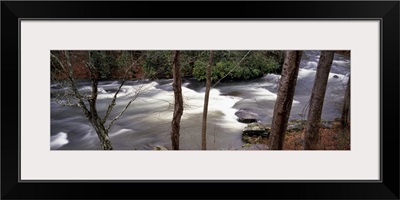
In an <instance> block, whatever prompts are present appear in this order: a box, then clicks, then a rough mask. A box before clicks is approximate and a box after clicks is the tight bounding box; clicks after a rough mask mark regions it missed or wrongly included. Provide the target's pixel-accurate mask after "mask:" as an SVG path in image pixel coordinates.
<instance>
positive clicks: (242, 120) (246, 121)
mask: <svg viewBox="0 0 400 200" xmlns="http://www.w3.org/2000/svg"><path fill="white" fill-rule="evenodd" d="M257 121H258V120H257V119H254V118H238V122H241V123H245V124H249V123H253V122H257Z"/></svg>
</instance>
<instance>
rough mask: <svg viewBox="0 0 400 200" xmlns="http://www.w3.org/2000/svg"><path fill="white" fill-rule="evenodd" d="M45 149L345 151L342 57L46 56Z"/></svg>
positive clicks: (327, 53) (252, 53) (346, 91)
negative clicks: (47, 108) (47, 143)
mask: <svg viewBox="0 0 400 200" xmlns="http://www.w3.org/2000/svg"><path fill="white" fill-rule="evenodd" d="M50 73H51V74H50V77H51V80H50V91H51V95H50V98H51V135H50V149H51V150H350V51H346V50H343V51H337V50H335V51H332V50H324V51H311V50H307V51H282V50H279V51H272V50H265V51H264V50H146V51H144V50H140V51H139V50H137V51H136V50H108V51H104V50H102V51H100V50H99V51H95V50H91V51H83V50H76V51H70V50H69V51H67V50H52V51H51V52H50Z"/></svg>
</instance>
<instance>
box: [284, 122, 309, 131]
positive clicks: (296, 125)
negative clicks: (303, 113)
mask: <svg viewBox="0 0 400 200" xmlns="http://www.w3.org/2000/svg"><path fill="white" fill-rule="evenodd" d="M305 124H306V121H305V120H292V121H289V123H288V126H287V128H286V131H287V132H298V131H302V130H303V129H304V126H305Z"/></svg>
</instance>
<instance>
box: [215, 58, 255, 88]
mask: <svg viewBox="0 0 400 200" xmlns="http://www.w3.org/2000/svg"><path fill="white" fill-rule="evenodd" d="M250 52H251V50H250V51H248V52H247V53H246V55H244V56H243V58H242V59H241V60H240V61H239V62H238V63H237V64H236V65H235V66H234V67H233V68H232V69H231V70H230V71H229V72H228V73H227V74H225V76H224V77H222V78H220V79H219V80H218V81H217V82H216V83H215V84H214V85H213V86H212V87H215V86H216V85H217V84H218V83H219V82H221V81H222V80H223V79H224V78H226V77H227V76H228V75H229V74H230V73H232V72H233V70H235V69H236V67H238V66H239V65H240V63H242V61H243V60H244V59H245V58H246V57H247V55H249V53H250Z"/></svg>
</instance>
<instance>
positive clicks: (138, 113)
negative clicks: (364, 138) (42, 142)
mask: <svg viewBox="0 0 400 200" xmlns="http://www.w3.org/2000/svg"><path fill="white" fill-rule="evenodd" d="M318 59H319V52H318V51H306V52H304V55H303V58H302V61H301V64H300V71H299V75H298V80H297V85H296V92H295V96H294V101H293V105H292V111H291V116H290V119H306V114H307V112H308V109H307V108H308V107H307V106H308V101H309V98H310V94H311V90H312V86H313V82H314V77H315V73H316V72H315V70H316V67H317V64H318ZM349 73H350V60H348V59H345V58H343V57H341V56H338V55H335V58H334V61H333V65H332V69H331V73H330V75H329V81H328V87H327V92H326V95H325V102H324V107H323V112H322V119H324V120H334V119H335V118H337V117H340V115H341V108H342V104H343V97H344V91H345V88H346V83H347V81H348V76H349ZM279 78H280V76H279V75H275V74H267V75H265V76H264V77H262V78H258V79H254V80H250V81H229V82H223V83H219V84H218V85H217V86H215V87H213V88H212V89H211V92H210V100H209V109H208V124H207V147H208V149H240V148H241V146H242V145H243V144H244V143H243V142H242V140H241V134H242V129H243V128H244V127H245V126H246V124H243V123H240V122H238V121H237V118H238V117H237V116H236V115H235V113H237V112H238V111H240V112H246V113H251V114H252V115H254V116H257V118H258V120H259V122H261V123H265V124H270V123H271V121H272V115H273V109H274V105H275V100H276V97H277V87H278V82H279ZM119 84H120V81H101V82H99V85H98V88H99V95H98V102H97V108H98V112H99V114H100V116H104V114H105V111H106V110H107V105H108V103H109V102H110V101H111V99H112V96H113V95H114V93H115V91H116V90H117V89H118V86H119ZM78 88H79V90H80V91H81V92H83V93H84V92H90V83H89V82H87V81H82V82H79V83H78ZM51 90H52V92H60V91H61V92H62V91H63V90H65V88H63V87H61V86H60V85H58V84H53V85H51ZM138 90H140V91H141V94H140V95H139V96H138V98H137V99H136V100H135V101H133V103H132V104H131V106H130V107H129V108H128V109H127V110H126V112H125V113H124V114H123V115H122V116H121V117H120V118H119V119H118V120H117V121H116V122H115V123H114V125H113V126H112V128H111V129H110V132H109V136H110V140H111V142H112V145H113V147H114V149H115V150H147V149H152V148H153V147H154V146H156V145H162V146H165V147H167V148H170V147H171V140H170V123H171V120H172V113H173V99H174V95H173V90H172V80H170V79H169V80H157V81H127V82H126V83H125V84H124V86H123V87H122V89H121V91H120V93H119V95H118V99H117V102H116V103H117V105H116V106H115V107H114V109H113V112H112V114H111V116H110V117H111V118H114V117H115V116H116V115H117V114H118V113H119V112H120V111H121V110H122V109H123V108H124V107H125V105H126V103H127V102H128V101H129V100H130V99H131V98H133V97H134V96H135V92H136V91H138ZM204 91H205V84H204V83H202V82H197V81H196V80H194V79H183V85H182V92H183V99H184V112H183V116H182V120H181V137H180V147H181V149H183V150H198V149H200V148H201V146H200V145H201V123H202V121H201V119H202V112H203V103H204ZM53 97H54V96H53ZM53 97H52V98H53ZM111 118H110V119H111ZM50 148H51V149H52V150H56V149H59V150H100V144H99V139H98V138H97V135H96V132H95V131H94V129H93V128H92V126H91V125H90V123H89V122H88V120H87V119H86V118H85V116H84V115H83V112H82V111H81V110H80V108H76V107H65V106H60V105H59V104H57V103H55V102H54V101H51V137H50Z"/></svg>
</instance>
